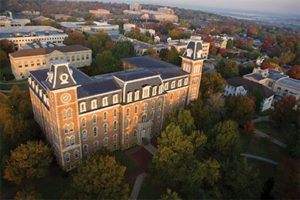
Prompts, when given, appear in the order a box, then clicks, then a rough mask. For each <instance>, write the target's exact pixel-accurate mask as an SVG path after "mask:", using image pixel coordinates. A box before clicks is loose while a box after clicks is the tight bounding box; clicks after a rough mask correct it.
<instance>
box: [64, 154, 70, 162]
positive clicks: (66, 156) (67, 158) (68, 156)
mask: <svg viewBox="0 0 300 200" xmlns="http://www.w3.org/2000/svg"><path fill="white" fill-rule="evenodd" d="M65 161H66V162H70V153H65Z"/></svg>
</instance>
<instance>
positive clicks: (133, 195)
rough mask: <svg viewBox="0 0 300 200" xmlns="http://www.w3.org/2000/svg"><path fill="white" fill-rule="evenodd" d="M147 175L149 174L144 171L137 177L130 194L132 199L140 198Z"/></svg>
mask: <svg viewBox="0 0 300 200" xmlns="http://www.w3.org/2000/svg"><path fill="white" fill-rule="evenodd" d="M146 176H147V174H146V173H145V172H144V173H141V174H140V175H138V176H137V177H136V179H135V182H134V186H133V189H132V192H131V194H130V199H132V200H135V199H137V198H138V196H139V193H140V190H141V187H142V184H143V181H144V179H145V177H146Z"/></svg>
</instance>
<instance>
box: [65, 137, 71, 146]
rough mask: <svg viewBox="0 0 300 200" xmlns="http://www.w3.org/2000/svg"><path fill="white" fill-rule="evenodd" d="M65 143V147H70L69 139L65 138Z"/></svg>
mask: <svg viewBox="0 0 300 200" xmlns="http://www.w3.org/2000/svg"><path fill="white" fill-rule="evenodd" d="M65 143H66V147H68V146H70V138H69V137H66V138H65Z"/></svg>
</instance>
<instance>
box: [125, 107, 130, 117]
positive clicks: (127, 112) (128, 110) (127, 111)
mask: <svg viewBox="0 0 300 200" xmlns="http://www.w3.org/2000/svg"><path fill="white" fill-rule="evenodd" d="M129 114H130V109H129V108H127V110H126V115H127V116H129Z"/></svg>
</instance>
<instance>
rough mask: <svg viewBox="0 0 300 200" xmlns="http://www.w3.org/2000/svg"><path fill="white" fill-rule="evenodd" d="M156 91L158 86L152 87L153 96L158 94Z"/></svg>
mask: <svg viewBox="0 0 300 200" xmlns="http://www.w3.org/2000/svg"><path fill="white" fill-rule="evenodd" d="M156 92H157V87H156V86H154V87H153V88H152V96H155V95H156Z"/></svg>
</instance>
